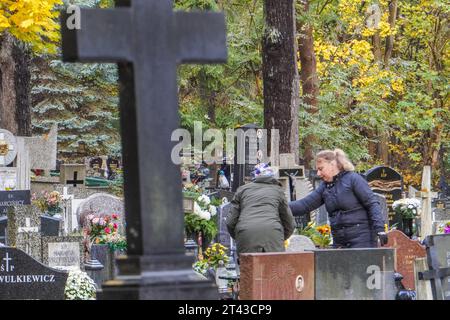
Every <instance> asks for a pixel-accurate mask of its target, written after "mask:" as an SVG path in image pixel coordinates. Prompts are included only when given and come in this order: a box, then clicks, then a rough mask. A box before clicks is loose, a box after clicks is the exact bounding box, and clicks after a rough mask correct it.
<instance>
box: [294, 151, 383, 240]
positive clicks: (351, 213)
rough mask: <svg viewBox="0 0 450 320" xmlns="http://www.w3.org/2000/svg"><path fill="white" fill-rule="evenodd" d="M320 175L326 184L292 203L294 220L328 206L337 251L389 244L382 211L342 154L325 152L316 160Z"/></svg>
mask: <svg viewBox="0 0 450 320" xmlns="http://www.w3.org/2000/svg"><path fill="white" fill-rule="evenodd" d="M316 169H317V175H318V176H319V177H321V178H322V180H323V182H322V183H321V184H320V185H319V187H318V188H317V189H316V190H314V191H313V192H312V193H311V194H309V195H308V196H306V197H305V198H303V199H301V200H297V201H292V202H290V203H289V207H290V208H291V211H292V214H293V215H294V216H299V215H304V214H307V213H308V212H311V211H313V210H315V209H317V208H319V207H320V206H321V205H323V204H325V207H326V209H327V211H328V214H329V218H330V225H331V234H332V236H333V246H334V247H335V248H376V247H377V236H378V237H379V238H380V242H381V245H384V244H386V243H387V235H386V233H385V227H384V221H383V218H382V215H381V207H380V204H379V202H378V200H377V199H376V197H375V195H374V194H373V191H372V190H371V189H370V187H369V185H368V184H367V181H366V180H365V179H364V178H363V177H362V176H360V175H359V174H358V173H356V172H353V170H354V167H353V165H352V163H351V162H350V161H349V160H348V159H347V156H346V154H345V153H344V152H343V151H342V150H340V149H335V150H334V151H332V150H324V151H321V152H319V153H318V154H317V156H316Z"/></svg>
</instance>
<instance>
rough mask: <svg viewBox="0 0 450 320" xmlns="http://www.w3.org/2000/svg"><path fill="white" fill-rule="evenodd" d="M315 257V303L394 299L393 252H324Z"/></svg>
mask: <svg viewBox="0 0 450 320" xmlns="http://www.w3.org/2000/svg"><path fill="white" fill-rule="evenodd" d="M314 256H315V288H316V292H315V295H316V296H315V299H316V300H394V299H395V295H396V293H397V290H396V288H395V282H394V261H395V253H394V249H388V248H374V249H321V250H316V251H314Z"/></svg>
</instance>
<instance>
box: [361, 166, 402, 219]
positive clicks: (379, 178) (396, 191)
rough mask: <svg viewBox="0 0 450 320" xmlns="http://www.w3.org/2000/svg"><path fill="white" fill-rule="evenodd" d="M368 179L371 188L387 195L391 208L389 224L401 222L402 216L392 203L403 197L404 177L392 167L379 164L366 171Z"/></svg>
mask: <svg viewBox="0 0 450 320" xmlns="http://www.w3.org/2000/svg"><path fill="white" fill-rule="evenodd" d="M365 177H366V180H367V182H368V184H369V186H370V188H371V189H372V190H373V191H374V192H375V193H380V194H382V195H384V196H385V197H386V203H387V206H388V209H389V214H388V215H389V226H392V225H393V224H395V223H401V221H402V219H401V216H399V215H398V214H396V213H395V211H394V209H393V208H392V203H393V202H394V201H396V200H399V199H401V198H402V192H403V177H402V176H401V175H400V173H398V172H397V171H395V170H394V169H392V168H389V167H385V166H378V167H374V168H372V169H370V170H368V171H367V172H366V173H365Z"/></svg>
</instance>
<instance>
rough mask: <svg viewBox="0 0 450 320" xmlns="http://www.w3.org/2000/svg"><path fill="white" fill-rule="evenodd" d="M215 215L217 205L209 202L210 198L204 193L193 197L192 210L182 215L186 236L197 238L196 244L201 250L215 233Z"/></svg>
mask: <svg viewBox="0 0 450 320" xmlns="http://www.w3.org/2000/svg"><path fill="white" fill-rule="evenodd" d="M216 215H217V207H216V206H215V205H214V204H213V203H211V199H210V198H209V196H207V195H205V194H203V195H201V196H199V197H197V199H195V201H194V207H193V212H192V213H185V215H184V225H185V233H186V237H187V238H193V240H197V244H198V245H199V246H200V247H201V248H202V249H203V250H205V249H206V247H207V246H208V243H210V242H211V241H212V240H213V239H214V237H215V236H216V235H217V232H218V228H217V222H216V219H215V216H216Z"/></svg>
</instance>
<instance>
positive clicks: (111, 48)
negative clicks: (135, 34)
mask: <svg viewBox="0 0 450 320" xmlns="http://www.w3.org/2000/svg"><path fill="white" fill-rule="evenodd" d="M71 18H73V17H71V15H69V14H68V13H66V12H64V11H63V12H62V13H61V33H62V54H63V61H66V62H75V61H79V62H117V61H130V60H131V58H132V56H131V48H132V43H130V41H131V39H132V32H131V28H132V19H131V10H130V8H115V9H84V8H83V9H81V10H80V28H79V29H76V28H71V26H70V24H69V23H68V21H70V20H69V19H71Z"/></svg>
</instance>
